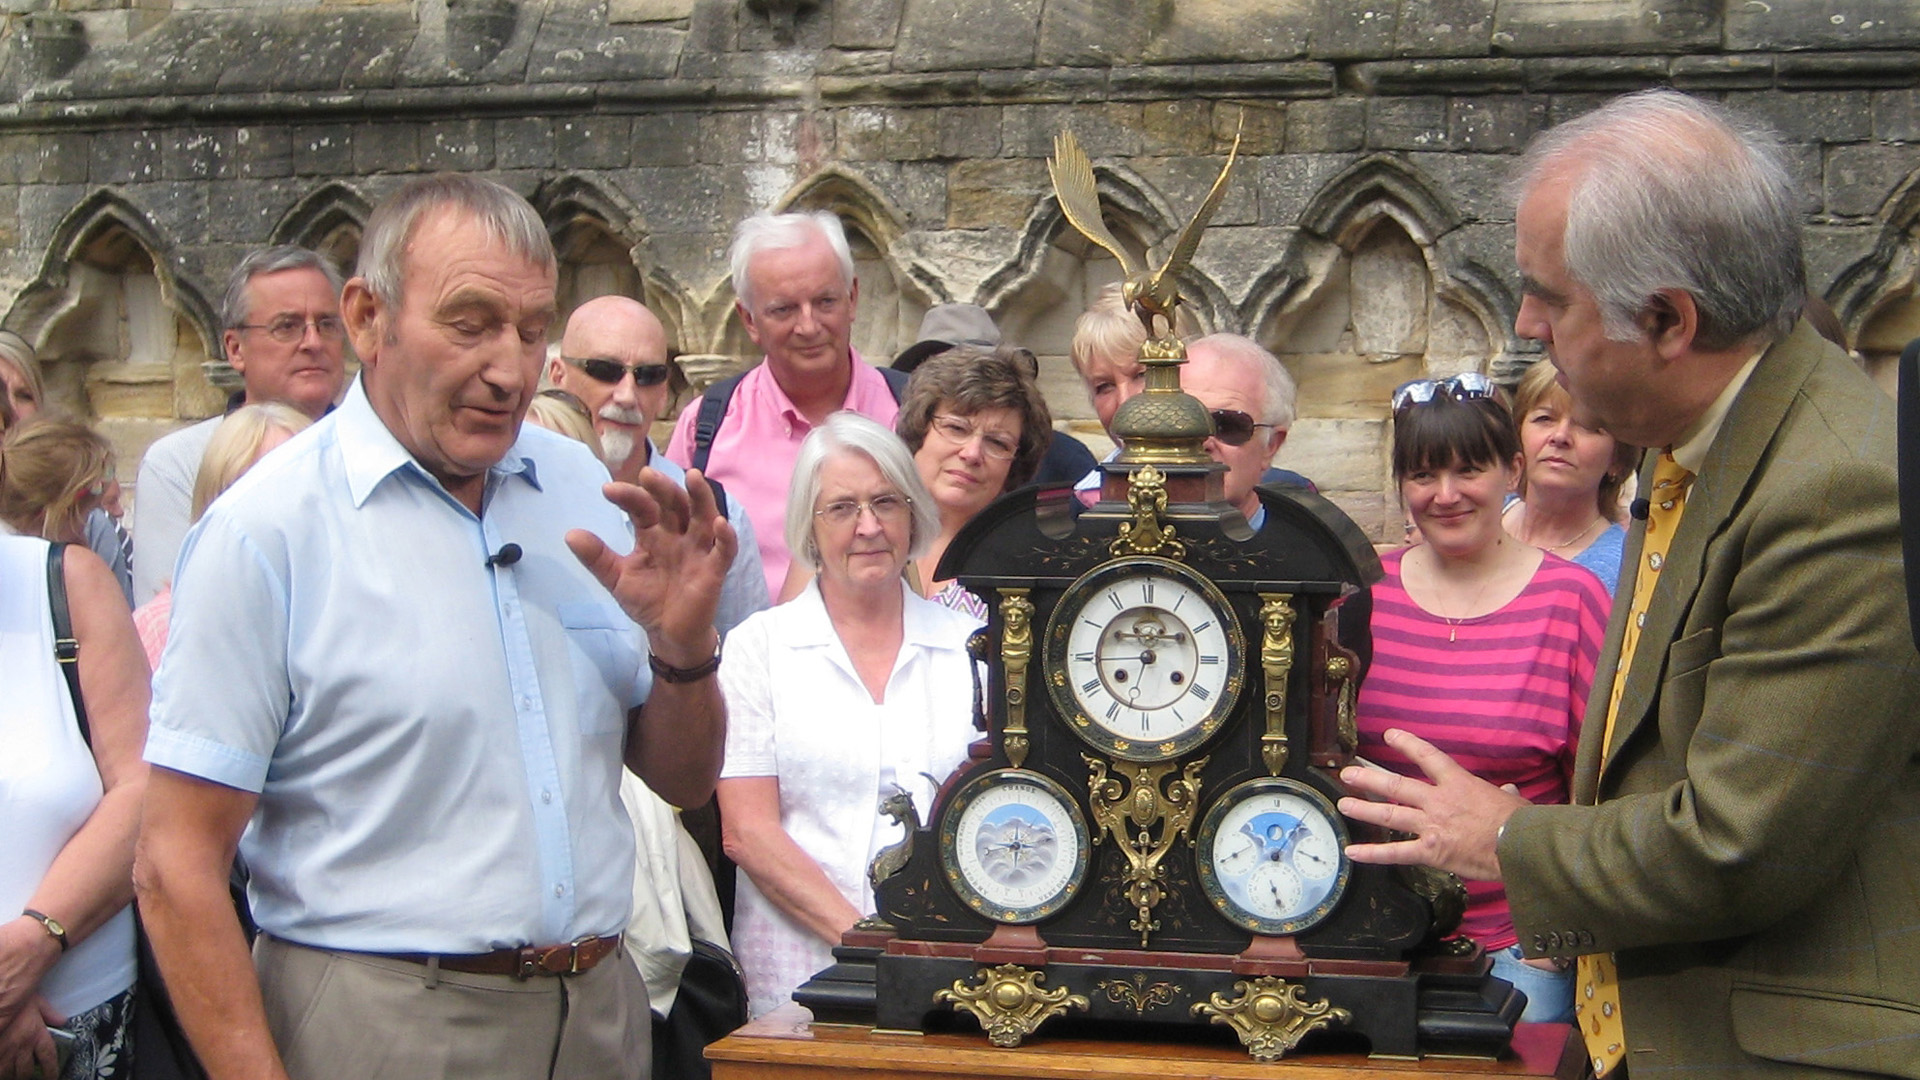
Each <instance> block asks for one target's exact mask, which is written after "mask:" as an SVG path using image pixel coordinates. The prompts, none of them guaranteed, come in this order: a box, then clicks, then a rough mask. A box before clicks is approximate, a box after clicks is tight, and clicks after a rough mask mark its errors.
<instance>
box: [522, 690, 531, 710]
mask: <svg viewBox="0 0 1920 1080" xmlns="http://www.w3.org/2000/svg"><path fill="white" fill-rule="evenodd" d="M520 707H521V708H523V709H531V708H533V695H532V694H521V695H520Z"/></svg>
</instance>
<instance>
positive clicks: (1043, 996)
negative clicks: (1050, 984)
mask: <svg viewBox="0 0 1920 1080" xmlns="http://www.w3.org/2000/svg"><path fill="white" fill-rule="evenodd" d="M1046 978H1047V976H1046V973H1045V972H1040V971H1031V970H1029V969H1027V968H1023V967H1021V966H1020V965H1018V964H1001V965H1000V966H999V967H996V968H981V969H980V970H979V971H977V972H975V973H974V976H973V978H972V979H971V980H968V979H955V980H954V981H953V985H952V986H950V987H948V988H947V989H945V990H939V991H935V993H934V995H933V1000H934V1001H935V1002H938V1003H944V1004H949V1005H952V1006H953V1007H954V1008H955V1009H965V1010H967V1011H968V1012H970V1013H972V1014H973V1018H974V1019H975V1020H978V1021H980V1029H981V1030H982V1031H985V1032H986V1033H987V1041H988V1042H990V1043H992V1044H993V1045H995V1046H1006V1047H1014V1046H1019V1045H1020V1040H1022V1039H1024V1038H1026V1037H1027V1036H1029V1035H1031V1034H1033V1033H1034V1032H1035V1031H1037V1030H1039V1027H1040V1025H1041V1024H1044V1023H1046V1022H1047V1021H1048V1020H1050V1019H1052V1018H1053V1017H1056V1016H1059V1015H1060V1014H1061V1013H1064V1012H1066V1011H1067V1010H1068V1009H1081V1010H1085V1009H1086V1008H1087V1007H1088V1006H1089V1005H1090V1004H1091V1002H1089V1001H1088V1000H1087V997H1086V995H1085V994H1076V993H1074V992H1073V991H1072V990H1071V989H1069V988H1068V987H1065V986H1061V987H1056V988H1054V989H1052V990H1042V989H1040V984H1041V983H1042V982H1044V981H1046Z"/></svg>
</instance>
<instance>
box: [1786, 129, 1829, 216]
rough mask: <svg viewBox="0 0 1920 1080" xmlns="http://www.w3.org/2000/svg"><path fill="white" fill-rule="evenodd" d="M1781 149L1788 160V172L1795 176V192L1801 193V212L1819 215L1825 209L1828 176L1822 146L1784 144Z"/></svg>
mask: <svg viewBox="0 0 1920 1080" xmlns="http://www.w3.org/2000/svg"><path fill="white" fill-rule="evenodd" d="M1780 149H1781V152H1782V155H1783V156H1784V157H1785V158H1786V159H1787V171H1788V172H1789V173H1790V174H1791V175H1792V176H1793V187H1794V190H1795V191H1797V192H1799V193H1800V209H1801V212H1802V213H1806V214H1816V213H1819V212H1820V211H1821V210H1822V209H1823V206H1822V203H1823V200H1824V197H1825V192H1824V191H1823V190H1822V189H1823V187H1824V184H1823V178H1824V177H1825V174H1826V157H1825V155H1824V154H1823V153H1822V148H1821V146H1820V144H1819V143H1783V144H1782V145H1781V148H1780Z"/></svg>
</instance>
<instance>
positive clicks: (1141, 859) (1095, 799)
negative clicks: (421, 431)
mask: <svg viewBox="0 0 1920 1080" xmlns="http://www.w3.org/2000/svg"><path fill="white" fill-rule="evenodd" d="M1080 757H1081V758H1082V759H1083V760H1084V761H1086V763H1087V768H1088V770H1089V776H1088V779H1087V795H1088V808H1089V809H1090V810H1091V811H1092V813H1093V823H1094V829H1093V842H1094V843H1095V844H1098V843H1100V842H1101V841H1102V840H1104V839H1105V838H1106V836H1107V834H1109V833H1111V834H1113V838H1114V840H1115V841H1116V842H1117V843H1118V844H1119V845H1120V851H1121V853H1122V854H1124V855H1126V857H1127V888H1126V897H1127V903H1129V904H1132V905H1133V908H1134V913H1135V917H1134V918H1133V920H1132V921H1130V922H1128V923H1127V926H1128V928H1130V929H1133V930H1137V931H1139V932H1140V947H1141V948H1143V949H1144V948H1146V946H1147V936H1148V935H1149V934H1151V933H1152V932H1153V931H1155V930H1158V929H1160V921H1159V920H1158V919H1155V918H1154V917H1153V909H1154V908H1156V907H1158V906H1159V905H1160V901H1161V900H1162V899H1164V898H1165V897H1166V888H1165V882H1166V877H1167V872H1166V869H1165V868H1164V867H1163V866H1162V865H1161V863H1162V862H1163V861H1164V860H1165V859H1166V857H1167V852H1169V851H1171V850H1173V845H1174V842H1175V841H1176V840H1177V839H1179V838H1181V837H1186V838H1187V840H1188V842H1189V843H1191V842H1192V836H1191V832H1190V830H1191V828H1192V826H1193V814H1194V810H1195V809H1196V808H1197V807H1198V806H1199V803H1200V770H1201V769H1204V768H1206V765H1207V759H1206V758H1201V759H1200V760H1198V761H1195V762H1193V763H1191V764H1189V765H1188V766H1187V767H1186V768H1185V769H1184V770H1182V771H1181V773H1180V775H1179V776H1178V777H1176V778H1175V779H1173V780H1172V781H1171V782H1169V783H1167V784H1166V786H1165V788H1164V790H1163V789H1162V787H1161V783H1162V781H1163V780H1165V778H1166V777H1167V775H1168V774H1169V773H1171V772H1173V770H1174V769H1175V768H1178V767H1179V762H1177V761H1163V762H1159V763H1157V764H1138V763H1135V762H1131V761H1115V762H1113V768H1114V769H1115V770H1116V771H1118V772H1119V774H1120V776H1110V775H1108V773H1107V763H1106V762H1104V761H1102V760H1100V759H1099V758H1096V757H1092V756H1090V755H1088V754H1082V755H1080ZM1121 777H1124V778H1125V780H1124V781H1123V780H1122V779H1121Z"/></svg>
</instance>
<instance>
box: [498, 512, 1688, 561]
mask: <svg viewBox="0 0 1920 1080" xmlns="http://www.w3.org/2000/svg"><path fill="white" fill-rule="evenodd" d="M1652 509H1653V504H1652V503H1651V502H1648V501H1647V500H1645V499H1635V500H1633V501H1632V502H1630V503H1628V504H1627V513H1629V514H1632V515H1633V520H1635V521H1645V520H1647V512H1648V511H1650V510H1652ZM507 547H513V545H512V544H508V545H507ZM500 550H501V551H502V552H504V551H506V550H507V548H501V549H500ZM514 557H515V558H519V557H520V553H519V551H518V550H517V549H516V550H515V551H514Z"/></svg>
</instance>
